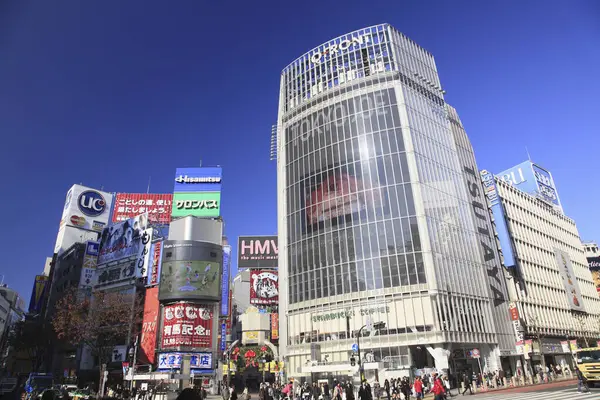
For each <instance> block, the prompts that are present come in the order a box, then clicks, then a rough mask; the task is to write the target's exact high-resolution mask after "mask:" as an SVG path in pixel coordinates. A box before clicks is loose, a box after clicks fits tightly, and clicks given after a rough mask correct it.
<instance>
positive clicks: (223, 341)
mask: <svg viewBox="0 0 600 400" xmlns="http://www.w3.org/2000/svg"><path fill="white" fill-rule="evenodd" d="M226 347H227V325H226V324H221V351H225V348H226Z"/></svg>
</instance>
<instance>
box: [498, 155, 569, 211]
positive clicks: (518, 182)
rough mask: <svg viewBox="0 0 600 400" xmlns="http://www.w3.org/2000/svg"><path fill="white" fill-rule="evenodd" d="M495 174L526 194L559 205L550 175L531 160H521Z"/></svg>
mask: <svg viewBox="0 0 600 400" xmlns="http://www.w3.org/2000/svg"><path fill="white" fill-rule="evenodd" d="M496 176H497V177H498V178H500V179H502V180H503V181H505V182H508V183H510V184H511V185H512V186H514V187H516V188H517V189H519V190H521V191H523V192H525V193H527V194H530V195H532V196H536V197H538V198H541V199H542V200H544V201H546V202H548V203H552V204H554V205H555V206H559V207H560V201H559V199H558V193H557V191H556V186H555V185H554V180H553V179H552V175H551V174H550V172H548V171H547V170H545V169H544V168H542V167H540V166H539V165H537V164H534V163H532V162H531V161H525V162H522V163H521V164H519V165H515V166H514V167H512V168H509V169H507V170H506V171H503V172H501V173H499V174H498V175H496Z"/></svg>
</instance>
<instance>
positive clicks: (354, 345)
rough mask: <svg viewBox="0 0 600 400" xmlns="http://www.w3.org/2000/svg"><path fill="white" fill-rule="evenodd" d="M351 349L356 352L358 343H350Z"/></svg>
mask: <svg viewBox="0 0 600 400" xmlns="http://www.w3.org/2000/svg"><path fill="white" fill-rule="evenodd" d="M352 351H353V352H355V353H358V345H357V344H356V343H354V344H353V345H352Z"/></svg>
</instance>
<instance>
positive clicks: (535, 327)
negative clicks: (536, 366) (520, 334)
mask: <svg viewBox="0 0 600 400" xmlns="http://www.w3.org/2000/svg"><path fill="white" fill-rule="evenodd" d="M527 332H528V333H529V334H530V335H531V336H533V337H534V338H535V340H536V341H537V342H538V345H539V347H540V357H541V359H542V368H543V369H544V371H546V358H545V357H544V346H543V345H542V339H543V338H544V337H545V336H546V334H545V332H544V329H543V328H542V325H541V321H540V318H539V317H538V316H537V315H531V316H529V318H527Z"/></svg>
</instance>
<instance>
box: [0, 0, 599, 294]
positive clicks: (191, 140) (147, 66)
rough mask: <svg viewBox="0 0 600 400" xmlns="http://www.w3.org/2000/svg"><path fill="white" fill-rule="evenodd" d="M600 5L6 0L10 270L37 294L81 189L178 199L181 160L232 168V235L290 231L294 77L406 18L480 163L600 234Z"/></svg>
mask: <svg viewBox="0 0 600 400" xmlns="http://www.w3.org/2000/svg"><path fill="white" fill-rule="evenodd" d="M598 21H600V2H598V1H594V0H590V1H578V0H564V1H549V0H546V1H519V0H503V1H491V0H486V1H481V0H477V1H475V0H473V1H460V0H456V1H449V0H439V1H423V0H418V1H417V0H414V1H400V0H389V1H350V0H347V1H339V0H338V1H325V0H318V1H316V0H305V1H300V2H298V1H296V2H290V1H258V2H256V1H255V2H247V1H241V0H238V1H224V2H221V1H205V0H178V1H166V0H162V1H158V0H127V1H122V0H102V1H82V0H61V1H24V0H8V1H6V0H5V1H1V2H0V135H1V139H2V140H1V145H0V170H1V171H2V176H3V177H2V186H1V192H0V193H1V197H0V202H1V203H0V204H1V205H2V218H3V221H2V222H3V229H2V230H1V231H0V250H1V251H2V258H1V259H0V274H3V275H5V282H7V283H8V284H9V285H10V286H12V287H14V288H16V289H17V290H19V291H20V292H21V293H22V295H23V296H24V297H25V299H26V300H27V301H28V300H29V295H30V290H31V287H32V284H33V277H34V275H35V274H36V273H39V272H40V271H41V270H42V268H43V265H44V259H45V257H47V256H50V255H51V252H52V250H53V246H54V242H55V238H56V234H57V230H58V224H59V220H60V216H61V210H62V205H63V202H64V197H65V194H66V191H67V190H68V188H69V187H70V186H71V185H72V184H73V183H80V182H81V183H83V184H85V185H88V186H91V187H95V188H100V187H101V186H103V187H104V189H105V190H107V191H117V192H119V191H122V192H140V191H145V190H146V185H147V182H148V177H149V176H152V187H151V190H152V191H153V192H168V191H170V190H171V189H172V179H173V176H174V171H175V168H176V167H184V166H196V165H197V164H198V162H199V160H200V159H202V160H203V163H204V165H216V164H220V165H222V166H223V168H224V183H223V198H222V200H223V215H224V218H225V220H226V233H227V235H228V236H229V237H230V239H231V240H232V241H234V240H237V236H238V235H241V234H271V233H276V230H277V225H276V212H277V209H276V179H275V178H276V166H275V163H274V162H270V161H269V139H270V138H269V135H270V130H271V125H272V124H273V123H274V122H275V121H276V118H277V102H278V90H279V89H278V85H279V74H280V71H281V69H282V68H283V67H284V66H285V65H287V64H288V63H289V62H291V61H292V60H293V59H295V58H296V57H298V56H300V55H301V54H303V53H304V52H306V51H307V50H309V49H311V48H313V47H315V46H317V45H319V44H321V43H322V42H325V41H326V40H328V39H330V38H333V37H335V36H338V35H340V34H343V33H346V32H348V31H351V30H354V29H358V28H361V27H364V26H370V25H374V24H378V23H382V22H389V23H391V24H392V25H394V26H396V27H397V28H398V29H399V30H401V31H402V32H404V33H405V34H406V35H408V36H409V37H411V38H412V39H414V40H415V41H416V42H417V43H419V44H421V45H422V46H423V47H425V48H426V49H428V50H429V51H431V52H432V53H433V54H434V56H435V58H436V61H437V66H438V71H439V74H440V76H441V80H442V84H443V86H444V89H445V90H446V91H447V94H446V98H447V101H448V102H449V103H451V104H452V105H454V106H455V107H456V108H457V109H458V112H459V114H460V116H461V119H462V121H463V123H464V124H465V126H466V129H467V132H468V134H469V135H470V137H471V139H472V141H473V143H474V146H475V150H476V153H477V159H478V162H479V166H480V167H482V168H486V169H489V170H491V171H493V172H500V171H502V170H504V169H505V168H508V167H510V166H513V165H515V164H517V163H519V162H521V161H523V160H525V159H526V151H525V148H526V147H528V148H529V152H530V153H531V156H532V158H533V160H534V161H536V162H538V163H539V164H541V165H543V166H545V167H546V168H548V169H550V170H551V171H552V173H553V174H554V178H555V180H556V182H557V186H558V190H559V193H560V196H561V200H562V202H563V204H564V208H565V211H566V213H567V214H568V215H569V216H571V217H573V218H574V219H575V220H576V221H577V222H578V226H579V230H580V233H581V235H582V237H583V238H584V239H597V240H600V229H598V228H597V226H598V224H599V223H600V217H599V215H598V208H597V204H598V201H597V199H598V198H599V197H600V189H599V187H600V185H599V184H598V181H597V179H598V168H597V154H598V148H599V147H600V146H599V145H600V139H599V138H598V136H599V133H600V119H599V118H598V115H599V113H600V111H599V109H600V108H599V105H600V101H599V99H600V79H599V78H598V71H599V70H600V23H599V22H598Z"/></svg>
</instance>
